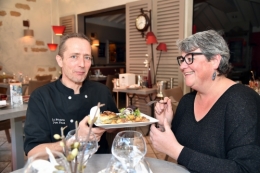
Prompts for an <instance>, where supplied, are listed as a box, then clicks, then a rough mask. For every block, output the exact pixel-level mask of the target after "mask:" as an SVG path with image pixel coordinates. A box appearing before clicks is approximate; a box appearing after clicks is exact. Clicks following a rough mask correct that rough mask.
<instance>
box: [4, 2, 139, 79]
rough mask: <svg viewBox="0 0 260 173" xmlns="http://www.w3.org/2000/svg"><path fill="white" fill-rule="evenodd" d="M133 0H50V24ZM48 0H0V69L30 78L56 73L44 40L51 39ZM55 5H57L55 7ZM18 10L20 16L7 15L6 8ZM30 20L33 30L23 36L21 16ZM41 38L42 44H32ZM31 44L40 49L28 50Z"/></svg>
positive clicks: (54, 53)
mask: <svg viewBox="0 0 260 173" xmlns="http://www.w3.org/2000/svg"><path fill="white" fill-rule="evenodd" d="M132 1H135V0H52V9H53V15H52V18H53V19H52V24H53V25H57V24H58V21H59V20H58V19H59V17H57V16H67V15H71V14H75V15H76V16H77V14H81V13H84V12H91V11H95V10H99V9H104V8H109V7H113V6H119V5H123V4H126V3H128V2H132ZM50 2H51V0H34V1H27V0H0V66H2V68H3V69H2V71H1V72H0V74H1V73H2V72H5V73H7V74H13V73H16V74H17V73H18V72H22V73H23V74H24V75H26V76H28V77H31V78H34V76H35V75H36V74H49V73H52V74H53V75H54V76H58V75H59V74H58V72H59V71H60V69H59V67H58V65H57V63H56V60H55V55H56V54H57V50H56V51H55V52H51V51H50V50H49V49H48V47H47V43H51V38H52V36H51V34H52V30H51V10H50V9H51V7H50V6H51V4H50ZM17 3H20V4H23V5H28V6H29V7H30V10H25V9H23V8H17V7H16V4H17ZM57 6H59V8H57ZM11 11H15V12H18V13H20V16H16V17H15V16H11V14H10V12H11ZM27 19H29V20H30V29H33V30H34V37H33V38H25V37H23V30H24V29H26V27H24V26H23V20H27ZM53 39H54V42H55V43H59V37H58V36H55V35H54V36H53ZM36 41H41V42H43V43H44V45H36ZM26 48H27V51H25V49H26ZM32 48H36V49H41V50H42V51H40V52H37V51H35V50H34V51H32V50H31V49H32ZM38 67H42V69H45V70H46V69H48V68H49V67H56V71H55V72H49V71H45V72H37V69H38Z"/></svg>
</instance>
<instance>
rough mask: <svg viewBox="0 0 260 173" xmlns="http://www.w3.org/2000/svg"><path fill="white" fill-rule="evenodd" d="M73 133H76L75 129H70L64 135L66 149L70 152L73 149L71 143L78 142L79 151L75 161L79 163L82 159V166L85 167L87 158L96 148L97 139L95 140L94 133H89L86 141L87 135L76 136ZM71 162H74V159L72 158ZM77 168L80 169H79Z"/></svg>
mask: <svg viewBox="0 0 260 173" xmlns="http://www.w3.org/2000/svg"><path fill="white" fill-rule="evenodd" d="M75 133H76V130H71V131H69V132H68V134H67V135H66V138H65V140H66V146H67V147H68V151H69V152H72V150H73V147H72V145H73V144H75V142H79V149H78V150H79V153H78V154H77V163H78V164H79V163H80V162H81V161H82V168H85V167H86V165H87V162H88V160H89V159H90V158H91V157H92V155H93V154H94V153H95V152H97V150H98V141H97V139H96V137H95V134H94V133H91V134H90V136H89V140H88V141H87V142H86V138H87V135H86V136H78V138H76V135H75ZM84 149H85V150H84ZM82 158H83V160H82ZM73 163H74V164H75V163H76V161H75V159H74V160H73ZM74 166H75V165H74ZM74 166H73V167H74ZM73 169H74V168H73ZM79 170H81V169H79Z"/></svg>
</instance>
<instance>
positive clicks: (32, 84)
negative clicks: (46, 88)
mask: <svg viewBox="0 0 260 173" xmlns="http://www.w3.org/2000/svg"><path fill="white" fill-rule="evenodd" d="M48 83H50V80H44V81H36V80H30V81H29V85H28V95H31V94H32V92H33V91H34V90H35V89H36V88H38V87H40V86H43V85H46V84H48Z"/></svg>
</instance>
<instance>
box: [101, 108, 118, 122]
mask: <svg viewBox="0 0 260 173" xmlns="http://www.w3.org/2000/svg"><path fill="white" fill-rule="evenodd" d="M117 117H118V116H117V115H116V113H115V112H111V111H104V112H103V113H101V114H100V115H99V120H100V121H101V123H102V124H111V123H112V121H113V120H115V119H117Z"/></svg>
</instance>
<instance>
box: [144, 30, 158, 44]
mask: <svg viewBox="0 0 260 173" xmlns="http://www.w3.org/2000/svg"><path fill="white" fill-rule="evenodd" d="M154 43H157V39H156V36H155V35H154V33H153V32H152V31H150V32H148V33H147V34H146V44H154Z"/></svg>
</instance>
